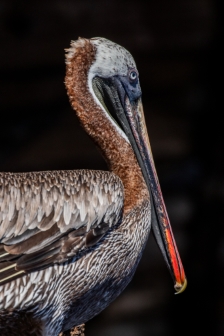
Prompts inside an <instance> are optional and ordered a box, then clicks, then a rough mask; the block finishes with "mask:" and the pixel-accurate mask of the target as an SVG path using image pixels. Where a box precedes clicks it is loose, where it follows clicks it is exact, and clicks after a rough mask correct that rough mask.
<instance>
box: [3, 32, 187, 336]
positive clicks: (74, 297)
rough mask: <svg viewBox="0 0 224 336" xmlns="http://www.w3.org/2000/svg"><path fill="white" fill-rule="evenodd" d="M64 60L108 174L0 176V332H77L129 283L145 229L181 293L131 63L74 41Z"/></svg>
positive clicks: (104, 45) (72, 94) (104, 46)
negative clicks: (75, 330)
mask: <svg viewBox="0 0 224 336" xmlns="http://www.w3.org/2000/svg"><path fill="white" fill-rule="evenodd" d="M66 64H67V71H66V77H65V84H66V88H67V92H68V96H69V99H70V102H71V105H72V107H73V109H74V110H75V111H76V113H77V116H78V118H79V119H80V121H81V124H82V126H83V127H84V129H85V130H86V132H87V133H88V134H89V135H90V136H91V137H92V138H93V140H94V142H95V143H96V145H97V146H98V147H99V148H100V150H101V152H102V154H103V156H104V157H105V160H106V161H107V163H108V167H109V171H91V170H76V171H46V172H31V173H0V207H1V208H0V223H1V224H0V242H1V244H0V334H1V335H17V334H18V329H19V333H20V334H22V335H31V334H32V335H48V336H51V335H52V336H53V335H54V336H55V335H58V334H59V333H61V332H65V331H67V330H70V329H71V328H72V327H77V328H79V330H81V329H82V328H81V327H79V326H80V325H82V324H84V323H85V322H86V321H88V320H89V319H91V318H93V317H94V316H95V315H96V314H99V313H100V312H101V311H102V310H103V309H104V308H106V307H107V306H108V305H109V304H110V302H112V301H113V300H114V299H115V298H116V297H117V296H118V295H119V294H120V293H121V292H122V291H123V289H124V288H125V287H126V286H127V284H128V283H129V282H130V280H131V279H132V276H133V274H134V272H135V270H136V267H137V265H138V263H139V260H140V258H141V255H142V252H143V250H144V247H145V245H146V242H147V239H148V235H149V232H150V229H151V227H152V230H153V233H154V236H155V238H156V241H157V243H158V245H159V247H160V249H161V251H162V254H163V257H164V259H165V262H166V264H167V266H168V268H169V270H170V273H171V275H172V277H173V280H174V284H175V285H174V287H175V290H176V292H177V293H180V292H182V291H183V290H184V289H185V287H186V278H185V274H184V270H183V266H182V263H181V260H180V256H179V253H178V250H177V247H176V244H175V241H174V237H173V234H172V231H171V227H170V223H169V219H168V215H167V212H166V208H165V205H164V202H163V198H162V194H161V190H160V186H159V182H158V178H157V174H156V170H155V166H154V162H153V158H152V153H151V149H150V144H149V140H148V135H147V130H146V125H145V120H144V114H143V108H142V103H141V94H142V93H141V88H140V84H139V75H138V71H137V68H136V65H135V62H134V59H133V58H132V56H131V55H130V53H129V52H128V51H127V50H125V49H124V48H122V47H121V46H119V45H117V44H115V43H113V42H111V41H108V40H106V39H104V38H92V39H84V38H80V39H79V40H78V41H74V42H72V43H71V47H70V48H69V49H68V50H67V56H66ZM77 330H78V329H77ZM80 332H81V331H80Z"/></svg>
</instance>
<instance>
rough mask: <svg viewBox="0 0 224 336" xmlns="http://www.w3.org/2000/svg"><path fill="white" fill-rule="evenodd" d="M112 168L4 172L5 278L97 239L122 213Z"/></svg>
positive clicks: (0, 203)
mask: <svg viewBox="0 0 224 336" xmlns="http://www.w3.org/2000/svg"><path fill="white" fill-rule="evenodd" d="M123 198H124V195H123V185H122V182H121V180H120V179H119V178H118V177H117V176H116V175H114V174H113V173H110V172H102V171H90V170H76V171H53V172H52V171H51V172H32V173H0V284H1V283H2V282H7V281H10V280H12V278H16V277H17V276H18V275H19V274H21V273H23V272H30V271H33V270H37V269H42V268H44V267H47V266H49V265H51V264H53V263H60V262H64V261H66V260H68V259H69V258H71V257H73V256H74V255H76V254H77V253H79V252H80V251H83V250H84V249H86V248H88V247H90V246H93V245H95V244H96V243H97V242H98V241H99V240H100V239H101V238H102V237H103V236H104V235H105V234H106V232H107V231H108V230H109V229H110V228H111V227H112V226H113V225H116V224H117V223H118V222H119V219H120V218H121V212H122V211H121V210H122V207H123Z"/></svg>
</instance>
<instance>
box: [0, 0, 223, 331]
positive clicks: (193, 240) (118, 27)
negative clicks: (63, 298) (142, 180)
mask: <svg viewBox="0 0 224 336" xmlns="http://www.w3.org/2000/svg"><path fill="white" fill-rule="evenodd" d="M221 4H222V2H221V1H212V0H156V1H154V0H153V1H142V0H138V1H133V0H129V1H118V0H113V1H112V0H108V1H91V0H83V1H75V0H73V1H72V0H58V1H45V2H41V1H29V2H28V1H19V0H17V1H12V0H5V1H0V42H1V44H0V45H1V51H0V86H1V88H0V113H1V132H0V142H1V146H0V169H1V171H29V170H52V169H77V168H89V169H106V165H105V163H104V161H103V159H102V158H101V157H100V155H99V153H98V151H97V150H96V149H95V147H94V145H93V144H92V142H91V140H90V139H89V138H88V137H87V135H86V134H85V133H84V131H83V130H82V129H81V128H80V126H79V123H78V121H77V119H76V116H75V113H74V112H73V111H72V110H71V108H70V105H69V102H68V98H67V95H66V91H65V88H64V84H63V81H64V73H65V66H64V48H67V47H69V44H70V40H71V39H73V40H75V39H77V38H78V36H81V37H87V38H89V37H93V36H103V37H106V38H108V39H111V40H112V41H114V42H117V43H118V44H121V45H123V46H124V47H125V48H127V49H128V50H129V51H130V52H131V53H132V55H133V56H134V58H135V60H136V63H137V65H138V70H139V73H140V80H141V87H142V91H143V104H144V110H145V114H146V121H147V126H148V131H149V136H150V139H151V145H152V150H153V153H154V158H155V163H156V167H157V171H158V174H159V178H160V182H161V186H162V190H163V194H164V198H165V202H166V205H167V208H168V212H169V215H170V219H171V223H172V226H173V230H174V233H175V237H176V240H177V244H178V247H179V250H180V254H181V256H182V260H183V263H184V266H185V271H186V274H187V278H188V283H189V285H188V288H187V290H186V291H185V292H184V293H183V294H181V295H178V296H174V295H173V293H174V290H173V287H172V286H173V284H172V280H171V278H170V275H169V273H168V271H167V269H166V266H165V263H164V262H163V259H162V257H161V255H160V252H159V251H158V249H157V247H156V245H155V243H154V241H153V238H151V237H150V239H149V243H148V245H147V247H146V250H145V253H144V256H143V258H142V261H141V263H140V265H139V268H138V270H137V273H136V275H135V277H134V279H133V281H132V283H131V284H130V285H129V286H128V288H127V289H126V291H125V292H124V293H123V294H122V295H121V296H120V298H118V299H117V300H116V301H115V302H114V303H113V304H112V305H111V306H110V307H109V308H107V309H106V310H105V311H104V312H103V313H102V314H100V315H99V316H98V317H96V318H95V319H93V320H92V321H90V322H89V323H87V326H86V329H87V331H86V335H87V336H93V335H98V336H104V335H107V336H112V335H117V336H121V335H122V336H136V335H138V336H147V335H151V336H167V335H172V336H175V335H203V334H204V333H206V334H207V335H211V336H213V335H220V336H221V335H223V334H224V322H223V319H224V297H223V266H224V261H223V260H224V239H223V227H224V226H223V210H224V177H223V165H224V161H223V145H224V142H223V121H222V111H223V106H222V102H221V87H222V86H223V85H222V79H223V76H222V74H221V68H222V63H223V55H222V44H223V8H222V5H221Z"/></svg>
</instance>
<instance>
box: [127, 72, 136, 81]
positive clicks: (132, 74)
mask: <svg viewBox="0 0 224 336" xmlns="http://www.w3.org/2000/svg"><path fill="white" fill-rule="evenodd" d="M137 77H138V74H137V72H136V71H135V70H131V71H130V72H129V79H130V81H131V82H134V81H135V80H136V79H137Z"/></svg>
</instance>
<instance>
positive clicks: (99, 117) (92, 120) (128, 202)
mask: <svg viewBox="0 0 224 336" xmlns="http://www.w3.org/2000/svg"><path fill="white" fill-rule="evenodd" d="M79 43H80V44H81V42H78V43H76V45H75V46H74V51H73V50H72V49H70V52H69V54H68V56H67V69H66V77H65V84H66V87H67V92H68V96H69V99H70V103H71V105H72V107H73V109H74V110H75V111H76V113H77V115H78V117H79V119H80V121H81V124H82V126H83V127H84V129H85V130H86V132H87V133H88V134H89V135H90V136H91V137H92V138H93V140H94V142H95V143H96V145H97V146H98V147H99V148H100V150H101V152H102V154H103V156H104V158H105V160H106V161H107V164H108V166H109V169H110V170H111V171H112V172H113V173H115V174H116V175H118V176H119V177H120V179H121V180H122V182H123V185H124V192H125V201H124V212H125V213H127V212H129V211H130V210H131V209H133V207H135V206H137V205H138V204H141V203H142V201H143V200H144V199H146V198H148V191H147V187H146V184H145V181H144V179H143V176H142V173H141V170H140V168H139V165H138V163H137V160H136V158H135V155H134V152H133V150H132V147H131V146H130V144H129V142H127V140H125V138H123V137H122V135H121V134H119V132H118V130H117V129H116V127H115V126H114V125H113V124H112V122H110V120H109V119H108V118H107V116H106V115H105V111H103V110H102V108H101V106H100V105H99V104H97V102H96V101H95V100H94V98H93V96H92V94H91V93H90V90H89V86H88V71H89V68H90V67H91V65H92V64H93V62H94V61H95V54H96V50H95V48H94V46H93V45H92V44H91V43H90V41H88V40H86V41H85V46H83V40H82V45H80V46H81V48H80V47H79Z"/></svg>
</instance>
